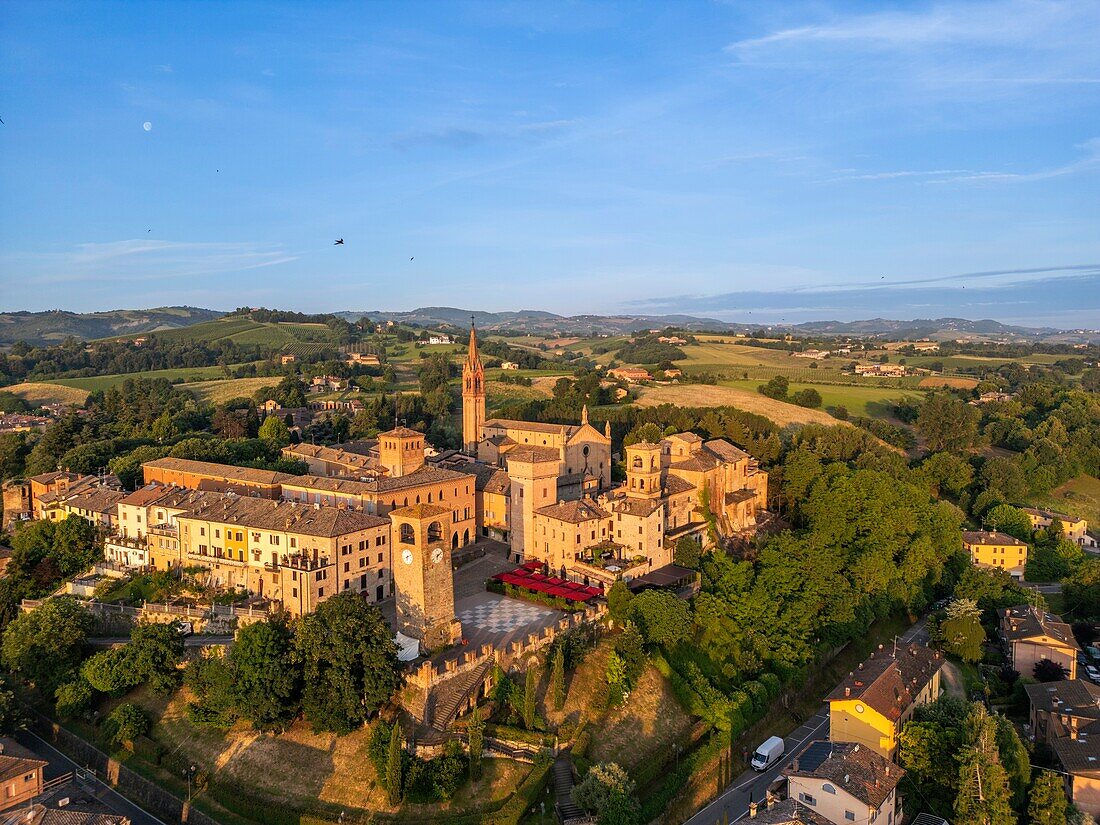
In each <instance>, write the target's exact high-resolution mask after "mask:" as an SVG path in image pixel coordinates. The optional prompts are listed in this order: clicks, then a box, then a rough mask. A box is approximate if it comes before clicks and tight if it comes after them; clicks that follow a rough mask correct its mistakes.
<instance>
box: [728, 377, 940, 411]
mask: <svg viewBox="0 0 1100 825" xmlns="http://www.w3.org/2000/svg"><path fill="white" fill-rule="evenodd" d="M761 383H762V382H760V381H754V380H752V379H750V380H748V381H744V380H739V381H720V382H719V385H720V386H723V387H737V388H739V389H744V390H756V388H757V387H759V386H760V384H761ZM810 388H812V389H815V390H817V391H818V392H819V393H821V406H822V407H823V408H827V407H838V406H842V407H846V408H847V409H848V412H849V414H850V415H852V416H868V417H870V418H889V417H890V407H891V403H890V402H892V401H894V400H896V399H898V398H913V399H916V400H918V401H920V400H923V399H924V393H923V392H921V391H918V390H907V389H894V388H893V387H852V386H847V385H842V384H812V383H804V382H793V381H792V382H791V385H790V392H791V393H792V394H793V393H796V392H798V391H799V390H805V389H810Z"/></svg>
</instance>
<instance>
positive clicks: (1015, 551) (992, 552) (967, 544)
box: [962, 530, 1028, 579]
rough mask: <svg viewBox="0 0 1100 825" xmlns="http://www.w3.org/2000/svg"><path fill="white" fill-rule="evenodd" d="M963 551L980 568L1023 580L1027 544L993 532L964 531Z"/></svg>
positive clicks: (1004, 534) (1005, 534)
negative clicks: (1001, 571) (1002, 572)
mask: <svg viewBox="0 0 1100 825" xmlns="http://www.w3.org/2000/svg"><path fill="white" fill-rule="evenodd" d="M962 538H963V549H964V550H966V552H967V554H968V555H969V556H970V560H971V561H972V562H974V564H976V565H977V566H978V567H985V568H992V569H995V570H1004V571H1006V572H1007V573H1009V574H1010V575H1011V576H1012V577H1013V578H1016V579H1023V577H1024V567H1025V566H1026V565H1027V553H1028V546H1027V543H1026V542H1022V541H1020V540H1019V539H1018V538H1015V537H1013V536H1010V535H1008V534H1007V533H998V532H996V531H992V530H980V531H970V530H967V531H964V532H963V534H962Z"/></svg>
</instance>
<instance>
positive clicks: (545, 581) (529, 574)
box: [493, 562, 603, 602]
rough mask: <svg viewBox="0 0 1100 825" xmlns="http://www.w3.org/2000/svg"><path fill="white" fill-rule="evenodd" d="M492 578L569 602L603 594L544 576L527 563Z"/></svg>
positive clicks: (593, 588) (585, 600)
mask: <svg viewBox="0 0 1100 825" xmlns="http://www.w3.org/2000/svg"><path fill="white" fill-rule="evenodd" d="M528 564H529V565H530V564H537V565H538V566H539V567H541V566H542V565H541V563H540V562H529V563H528ZM493 579H494V580H496V581H499V582H502V583H503V584H510V585H512V586H513V587H519V588H522V589H523V590H529V591H531V592H533V593H544V594H546V595H547V596H553V597H555V598H559V599H565V600H567V601H571V602H588V601H591V600H592V599H595V598H597V597H598V596H602V595H603V591H602V590H600V589H599V588H597V587H589V586H587V585H583V584H578V583H577V582H571V581H567V580H566V579H561V578H558V577H557V576H546V575H544V574H542V573H539V572H537V571H536V570H532V569H530V568H529V566H527V565H525V566H524V567H517V568H516V569H515V570H513V571H511V572H505V573H497V574H496V575H495V576H493Z"/></svg>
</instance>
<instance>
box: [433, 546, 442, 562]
mask: <svg viewBox="0 0 1100 825" xmlns="http://www.w3.org/2000/svg"><path fill="white" fill-rule="evenodd" d="M432 561H434V562H435V563H436V564H439V563H440V562H441V561H443V548H442V547H437V548H435V549H434V550H433V551H432Z"/></svg>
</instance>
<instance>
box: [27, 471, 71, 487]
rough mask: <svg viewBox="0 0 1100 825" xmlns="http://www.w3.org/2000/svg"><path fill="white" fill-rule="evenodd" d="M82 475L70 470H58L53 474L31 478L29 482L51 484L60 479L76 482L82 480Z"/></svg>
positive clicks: (42, 474) (43, 474)
mask: <svg viewBox="0 0 1100 825" xmlns="http://www.w3.org/2000/svg"><path fill="white" fill-rule="evenodd" d="M80 477H81V476H80V473H72V472H69V471H68V470H56V471H55V472H52V473H40V474H39V475H36V476H31V477H30V478H29V479H27V480H28V481H37V482H38V483H39V484H49V483H51V482H54V481H57V479H59V478H67V479H69V481H76V480H77V479H78V478H80Z"/></svg>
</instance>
